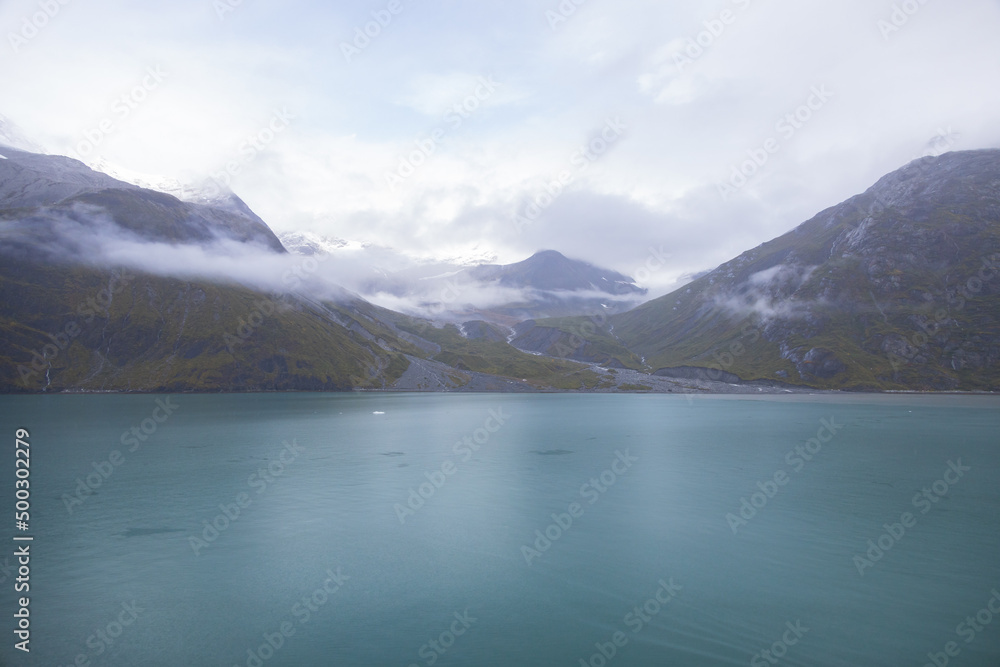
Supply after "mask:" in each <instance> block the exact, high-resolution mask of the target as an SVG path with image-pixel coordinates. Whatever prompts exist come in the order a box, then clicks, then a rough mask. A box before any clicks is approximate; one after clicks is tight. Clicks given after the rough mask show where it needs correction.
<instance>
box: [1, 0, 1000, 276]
mask: <svg viewBox="0 0 1000 667" xmlns="http://www.w3.org/2000/svg"><path fill="white" fill-rule="evenodd" d="M65 1H66V2H67V4H60V3H59V0H41V1H40V0H3V1H2V4H0V29H2V34H3V43H2V44H0V90H2V91H3V93H2V95H0V113H2V114H5V115H7V116H8V117H9V118H11V119H12V120H13V121H14V122H15V123H16V124H17V125H19V126H20V127H21V129H22V130H23V132H24V133H25V134H26V135H27V136H29V137H31V138H33V139H35V140H36V141H37V142H39V143H40V144H42V145H43V146H45V147H46V148H47V149H48V150H49V151H50V152H54V153H60V154H73V152H74V151H75V153H76V154H77V155H80V156H82V157H84V158H85V160H88V161H89V160H94V159H96V158H98V157H102V158H104V159H106V160H108V161H110V162H112V163H114V164H117V165H121V166H123V167H126V168H128V169H131V170H135V171H138V172H144V173H151V174H164V175H169V176H175V177H180V178H187V179H191V178H195V177H197V176H199V175H205V174H210V173H215V174H216V175H217V177H218V178H220V180H227V179H229V178H230V176H229V174H227V173H225V170H226V168H227V164H228V165H229V166H230V167H232V168H233V169H231V170H232V171H234V172H235V171H238V173H236V175H234V176H232V177H231V183H232V188H233V190H234V191H235V192H236V193H237V194H238V195H239V196H240V197H242V198H243V199H244V200H245V201H246V202H247V203H248V204H249V205H250V206H251V207H252V208H253V209H254V210H255V211H256V212H257V213H258V214H259V215H261V217H263V218H264V219H265V220H266V221H267V222H268V223H269V224H270V225H271V227H272V228H273V229H274V230H275V231H277V232H282V231H291V230H312V231H317V232H321V233H323V234H328V235H331V236H338V237H341V238H347V239H357V240H370V241H373V242H377V243H380V244H384V245H390V246H394V247H397V248H401V249H405V250H407V251H410V252H414V253H418V254H424V255H429V256H449V255H455V254H461V253H468V252H471V251H472V250H473V249H476V250H478V251H492V252H495V253H497V255H498V257H499V259H500V260H501V261H504V262H508V261H517V260H520V259H523V258H524V257H526V256H527V255H529V254H531V253H532V252H534V251H535V250H538V249H542V248H552V249H556V250H560V251H562V252H563V253H565V254H567V255H569V256H572V257H578V258H581V259H585V260H588V261H591V262H594V263H597V264H600V265H603V266H607V267H610V268H614V269H617V270H620V271H622V272H625V273H628V274H631V275H635V274H636V273H637V269H638V268H639V267H641V266H643V265H644V264H645V263H646V262H647V260H648V259H649V258H650V257H651V256H652V255H653V254H654V253H653V252H652V251H651V250H650V248H653V249H654V250H655V251H656V253H657V254H659V253H664V252H665V253H669V254H671V257H670V260H669V262H668V263H667V264H666V265H665V266H664V267H663V268H662V269H659V270H657V271H655V272H653V273H652V274H651V275H650V276H649V278H648V279H646V280H645V282H646V284H648V285H650V286H651V287H653V289H654V291H655V290H657V288H663V287H665V286H666V285H668V284H670V283H671V282H672V281H674V280H676V279H677V277H678V276H680V275H683V274H685V273H689V272H694V271H700V270H703V269H707V268H712V267H714V266H715V265H717V264H719V263H720V262H723V261H725V260H727V259H730V258H731V257H733V256H735V255H737V254H739V253H740V252H743V251H744V250H747V249H749V248H751V247H754V246H756V245H758V244H760V243H762V242H764V241H766V240H768V239H770V238H773V237H775V236H777V235H779V234H781V233H783V232H785V231H788V230H789V229H791V228H793V227H794V226H795V225H797V224H799V223H800V222H803V221H804V220H806V219H808V218H809V217H811V216H812V215H813V214H815V213H817V212H818V211H820V210H822V209H824V208H826V207H828V206H832V205H834V204H836V203H838V202H840V201H842V200H843V199H846V198H847V197H849V196H851V195H853V194H856V193H858V192H860V191H863V190H864V189H866V188H867V187H869V186H870V185H871V184H872V183H873V182H874V181H875V180H877V179H878V178H879V177H880V176H882V175H883V174H885V173H887V172H889V171H892V170H893V169H896V168H897V167H899V166H902V165H903V164H904V163H906V162H907V161H909V160H910V159H912V158H914V157H918V156H920V155H923V154H927V153H939V152H941V151H942V150H944V149H946V148H947V149H954V150H958V149H971V148H985V147H1000V123H998V122H997V121H998V118H1000V113H998V111H1000V86H998V85H997V81H998V72H1000V39H998V38H997V36H998V35H1000V2H998V1H997V0H951V1H949V2H945V1H944V0H925V2H924V3H923V4H921V3H920V2H918V1H917V0H907V1H906V2H902V3H898V4H897V3H896V2H894V1H893V0H841V1H839V2H836V3H834V2H819V1H817V0H768V1H767V2H765V1H764V0H712V1H706V2H700V1H692V0H687V1H685V2H665V1H663V0H660V1H657V2H652V1H646V0H615V1H614V2H611V1H610V0H585V1H584V2H582V4H580V5H579V6H577V5H576V4H575V2H574V0H565V1H564V2H562V4H560V2H559V1H558V0H552V1H527V0H504V1H503V2H497V1H493V0H478V1H475V2H472V1H467V2H448V1H437V2H434V1H431V0H419V1H416V0H398V2H396V1H393V2H390V1H389V0H372V1H366V2H360V1H356V2H337V3H328V2H308V1H305V0H301V1H295V0H292V1H288V0H284V1H281V2H278V1H277V0H242V2H239V0H215V1H214V2H213V0H175V1H174V2H172V3H156V6H157V9H155V10H153V9H152V8H151V5H152V4H153V3H145V2H143V3H137V2H126V1H125V0H118V1H115V0H65ZM47 2H50V3H51V6H49V8H48V11H49V13H50V14H54V15H53V16H52V17H51V18H49V17H47V16H45V15H44V14H41V12H43V11H44V9H43V7H44V6H45V5H46V3H47ZM576 2H580V0H576ZM903 5H905V7H903ZM560 7H562V8H563V9H562V11H561V10H560ZM391 10H396V13H392V11H391ZM570 10H572V11H570ZM905 10H909V12H910V13H907V12H906V11H905ZM377 19H381V21H382V23H384V24H385V25H384V26H382V25H379V24H377V23H374V22H373V21H376V20H377ZM33 24H34V25H33ZM36 25H41V26H42V27H41V28H39V29H36V27H35V26H36ZM366 28H367V30H368V32H369V34H374V35H375V36H374V37H369V36H365V37H364V38H362V37H359V36H358V34H359V32H360V33H361V34H363V33H364V31H365V29H366ZM36 33H37V34H36ZM366 40H367V41H366ZM699 42H700V45H699V44H698V43H699ZM345 45H350V46H349V48H348V47H347V46H345ZM123 97H124V98H125V99H123ZM455 105H460V106H461V105H464V107H462V112H461V113H458V112H456V111H455ZM803 105H807V106H805V107H803ZM808 105H811V107H812V108H809V106H808ZM800 107H801V108H800ZM796 113H798V118H797V119H794V118H793V120H794V122H788V121H785V122H784V123H782V124H779V121H781V120H782V119H783V118H784V117H785V116H786V115H787V114H793V115H794V114H796ZM102 125H103V129H102ZM274 130H277V131H274ZM435 130H439V131H438V132H437V133H436V134H435ZM254 135H256V136H257V137H258V139H257V141H256V146H254V145H252V144H249V143H247V138H248V137H250V136H254ZM939 135H942V136H939ZM93 144H98V145H96V146H94V145H93ZM420 146H422V148H420ZM587 146H589V147H590V152H589V153H584V152H582V150H583V149H585V147H587ZM431 149H433V150H431ZM427 153H430V154H429V155H427ZM753 157H756V159H757V161H758V162H762V163H763V164H762V165H761V166H759V167H758V166H757V165H756V164H752V163H748V164H746V165H744V162H745V161H747V160H750V159H752V158H753ZM404 159H405V160H406V161H407V162H408V164H407V165H402V161H403V160H404ZM415 163H418V164H415ZM741 165H742V166H743V168H744V171H746V172H748V173H749V172H754V173H752V175H751V176H750V177H749V178H747V179H746V182H745V184H742V186H741V187H735V185H740V183H741V180H740V179H739V178H736V179H735V182H734V181H732V180H731V177H732V176H733V170H734V168H739V167H740V166H741ZM410 166H413V167H414V168H413V169H412V174H411V173H410V168H409V167H410ZM387 175H392V176H391V177H389V176H387ZM560 177H562V181H563V182H562V183H559V179H560ZM721 184H728V185H731V186H734V187H733V188H732V190H727V191H726V192H724V193H723V192H721V191H720V185H721ZM547 189H549V190H551V191H552V192H553V193H554V195H553V196H551V197H550V196H547V195H546V190H547ZM532 201H535V202H537V203H538V204H540V205H539V206H537V208H536V209H534V210H532V209H530V208H528V207H529V205H530V204H531V203H532ZM517 215H520V216H522V218H521V219H520V222H517V218H516V217H515V216H517ZM642 275H643V276H645V274H642Z"/></svg>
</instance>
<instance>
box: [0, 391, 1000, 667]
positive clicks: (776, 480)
mask: <svg viewBox="0 0 1000 667" xmlns="http://www.w3.org/2000/svg"><path fill="white" fill-rule="evenodd" d="M164 399H165V397H155V396H144V395H135V396H46V397H3V398H2V399H0V424H2V426H3V429H4V432H5V433H7V437H8V439H9V440H10V441H11V447H10V448H9V449H8V455H7V456H8V458H9V459H10V460H9V461H8V462H7V463H6V464H4V466H3V471H4V472H3V481H2V486H0V516H4V517H10V519H11V520H10V525H9V528H8V529H7V530H6V531H5V533H4V534H6V535H7V536H8V537H6V538H4V539H7V540H8V544H9V545H13V544H14V543H13V542H10V541H9V540H10V538H11V537H12V536H13V535H14V534H17V531H15V530H14V526H13V517H12V513H13V511H14V507H13V504H14V474H13V470H14V464H13V451H12V450H13V440H14V431H15V429H16V428H26V429H28V430H29V431H30V433H31V436H30V443H31V456H32V459H31V478H30V481H31V491H32V497H31V502H32V508H31V525H30V530H29V531H28V532H27V533H25V534H29V535H32V536H33V537H34V541H33V542H32V543H31V553H32V558H31V573H30V578H31V579H30V585H31V591H30V595H31V604H30V612H31V630H32V635H31V644H30V646H31V649H32V650H31V653H30V654H24V653H21V652H19V651H16V650H15V649H14V648H13V644H14V641H15V639H13V634H12V630H13V628H14V624H13V619H12V614H13V612H14V611H15V610H16V607H15V605H16V600H15V593H14V590H13V576H16V575H11V573H10V572H9V571H0V578H2V579H5V581H3V582H0V611H2V616H3V618H4V619H5V620H4V621H3V624H2V625H3V628H2V629H3V636H4V637H5V639H4V641H3V647H2V652H0V655H2V656H4V658H5V659H6V661H7V663H8V664H16V665H70V664H81V665H83V664H90V665H171V666H176V665H191V666H198V665H223V666H227V667H228V666H231V665H242V666H250V667H253V666H254V665H258V666H259V665H268V666H271V665H296V666H310V665H399V666H402V667H407V666H408V665H431V664H434V665H540V666H543V665H567V666H574V667H578V666H579V665H581V664H583V665H593V666H594V667H600V666H601V665H605V664H607V665H623V666H624V665H691V666H702V665H707V666H711V665H751V666H754V665H770V664H782V665H809V666H822V665H831V666H832V665H844V666H847V665H850V666H852V667H853V666H857V665H885V666H891V667H898V666H899V665H914V666H916V667H919V666H920V665H924V664H935V663H934V662H932V658H933V659H934V660H936V661H937V662H938V664H944V662H943V661H944V660H947V661H948V664H953V665H962V666H965V667H973V666H982V667H996V665H998V664H1000V613H994V612H993V611H990V609H989V608H990V605H992V608H993V609H994V610H996V611H997V612H1000V593H998V594H996V595H995V592H996V591H1000V453H998V448H997V442H998V437H997V434H998V427H1000V409H998V408H1000V403H998V402H997V400H996V399H995V398H990V397H953V396H942V397H925V396H794V397H792V396H788V397H767V398H758V397H753V398H747V397H738V396H730V397H710V398H709V397H699V398H687V397H683V396H626V395H530V396H521V395H458V394H448V395H442V394H421V395H401V394H347V395H337V394H279V395H236V396H231V395H224V396H217V395H211V396H194V395H181V396H172V397H170V399H169V400H170V402H169V403H166V404H165V405H166V409H167V411H170V412H172V414H169V415H168V414H167V412H165V411H164V409H163V408H162V407H160V406H158V405H157V402H156V401H157V400H159V401H161V402H163V401H164ZM173 406H176V407H173ZM158 418H160V419H162V421H161V422H157V421H156V419H158ZM133 428H135V429H136V435H132V434H131V433H129V431H130V430H131V429H133ZM144 428H145V432H144V431H143V429H144ZM123 434H125V436H124V439H123ZM140 437H141V438H144V440H140ZM810 439H813V440H812V442H810ZM796 447H799V448H800V450H799V451H796ZM810 450H811V451H810ZM116 451H117V452H118V453H117V454H115V452H116ZM88 475H89V476H90V479H89V480H88ZM81 484H82V486H81ZM94 489H96V491H94ZM923 489H926V494H923V495H921V494H922V490H923ZM92 491H93V492H92ZM939 492H940V493H939ZM421 494H423V495H421ZM755 494H756V495H755ZM744 499H745V500H746V502H745V503H744V502H743V501H744ZM924 510H926V511H924ZM741 512H742V514H741ZM227 514H228V516H227ZM212 522H214V523H215V526H214V527H208V526H211V523H212ZM897 524H898V525H897ZM536 531H537V532H536ZM869 540H871V543H869ZM880 543H881V544H880ZM4 552H6V553H9V554H12V553H13V546H10V547H9V548H8V549H5V550H4ZM869 552H870V553H869ZM3 558H4V557H3V556H0V566H2V565H3V563H4V560H3ZM7 558H8V559H10V560H13V556H12V555H9V556H7ZM977 614H978V615H979V616H978V620H977V618H976V617H977ZM967 617H971V619H969V620H970V621H971V624H970V623H969V621H966V620H965V619H966V618H967ZM987 617H988V618H987ZM987 621H988V622H987ZM976 628H978V629H976ZM269 640H270V643H269ZM949 642H953V644H951V645H949ZM949 650H950V651H951V652H952V655H951V656H949V655H948V654H947V651H949ZM762 651H768V653H767V654H766V655H765V654H764V653H762ZM928 654H930V656H929V655H928ZM78 656H82V657H78ZM74 661H78V662H74Z"/></svg>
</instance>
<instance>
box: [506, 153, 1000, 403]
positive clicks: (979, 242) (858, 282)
mask: <svg viewBox="0 0 1000 667" xmlns="http://www.w3.org/2000/svg"><path fill="white" fill-rule="evenodd" d="M998 269H1000V150H980V151H963V152H955V153H947V154H944V155H941V156H938V157H925V158H921V159H919V160H915V161H913V162H911V163H910V164H908V165H906V166H905V167H903V168H902V169H900V170H898V171H895V172H893V173H891V174H889V175H887V176H885V177H883V178H882V179H880V180H879V181H878V182H877V183H876V184H875V185H873V186H872V187H871V188H870V189H868V190H867V191H866V192H864V193H862V194H860V195H857V196H855V197H852V198H850V199H848V200H847V201H845V202H843V203H841V204H838V205H837V206H834V207H832V208H829V209H827V210H825V211H822V212H821V213H819V214H818V215H816V216H815V217H814V218H812V219H811V220H808V221H806V222H804V223H803V224H801V225H800V226H798V227H797V228H796V229H794V230H792V231H791V232H789V233H787V234H785V235H783V236H781V237H779V238H777V239H774V240H772V241H770V242H768V243H765V244H763V245H761V246H759V247H757V248H754V249H753V250H750V251H748V252H745V253H743V254H742V255H740V256H739V257H737V258H735V259H733V260H731V261H729V262H727V263H725V264H723V265H722V266H720V267H718V268H717V269H715V270H714V271H711V272H709V273H708V274H706V275H704V276H702V277H700V278H698V279H697V280H695V281H693V282H692V283H690V284H688V285H686V286H685V287H683V288H681V289H679V290H677V291H675V292H673V293H671V294H668V295H666V296H664V297H661V298H659V299H655V300H653V301H650V302H648V303H645V304H642V305H641V306H639V307H637V308H635V309H633V310H631V311H629V312H627V313H623V314H617V315H612V316H610V317H607V318H591V319H581V318H568V319H555V320H542V321H535V322H529V323H525V324H524V325H522V326H521V327H520V328H519V329H518V333H519V336H518V337H517V338H515V339H514V340H513V343H514V345H516V346H518V347H519V348H522V349H526V350H530V351H534V352H539V353H545V354H551V355H554V356H560V357H566V358H574V359H585V360H588V361H597V362H600V363H603V364H605V365H610V366H623V367H628V368H644V369H647V370H649V371H652V372H654V373H656V374H658V375H662V376H674V377H703V378H704V377H707V378H712V379H721V380H724V381H727V382H733V383H739V382H747V381H757V382H770V383H789V384H796V385H804V386H809V387H816V388H836V389H857V390H878V389H926V390H945V389H960V390H986V389H991V390H996V389H1000V367H998V363H1000V275H998V272H997V271H998Z"/></svg>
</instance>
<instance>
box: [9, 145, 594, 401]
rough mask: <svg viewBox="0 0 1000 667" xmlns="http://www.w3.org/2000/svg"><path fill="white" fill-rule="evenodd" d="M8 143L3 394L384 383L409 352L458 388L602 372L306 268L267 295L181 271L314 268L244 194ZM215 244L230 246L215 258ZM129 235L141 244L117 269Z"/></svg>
mask: <svg viewBox="0 0 1000 667" xmlns="http://www.w3.org/2000/svg"><path fill="white" fill-rule="evenodd" d="M0 154H2V155H3V159H0V391H3V392H41V391H46V392H47V391H169V392H179V391H255V390H292V389H294V390H347V389H358V388H364V389H385V388H390V387H392V386H394V385H395V383H397V382H399V381H400V380H401V379H402V377H403V375H404V373H406V371H407V370H408V369H409V367H410V366H411V364H412V363H413V362H414V360H426V361H427V362H428V364H430V365H431V366H433V367H434V368H438V369H441V368H445V369H450V370H448V371H447V372H446V378H447V383H448V386H449V387H452V388H463V387H467V386H471V383H473V382H474V381H475V383H477V384H476V386H479V387H483V388H490V387H503V386H505V381H500V380H491V379H489V378H490V377H495V376H503V377H514V376H516V377H517V378H518V382H519V383H520V385H519V386H522V387H523V388H527V389H531V390H537V389H539V388H547V387H559V388H569V389H575V388H579V387H580V386H584V385H585V384H587V383H590V385H591V386H592V385H594V384H596V375H595V374H594V373H593V372H591V371H588V370H587V369H586V368H585V367H584V366H581V365H580V364H576V363H573V362H566V361H561V360H552V359H542V358H539V357H537V356H533V355H530V354H526V353H524V352H520V351H518V350H515V349H514V348H512V347H510V346H509V345H508V344H507V343H506V341H505V340H498V336H497V333H496V331H495V330H493V329H490V328H489V327H488V326H487V325H485V324H482V326H481V327H479V328H477V326H476V323H470V334H469V335H463V334H462V332H461V331H460V330H459V329H458V328H457V327H455V326H450V327H444V328H442V327H440V326H435V325H433V324H432V323H431V322H429V321H427V320H420V319H416V318H412V317H407V316H405V315H401V314H398V313H393V312H391V311H387V310H385V309H382V308H378V307H377V306H374V305H372V304H370V303H367V302H366V301H364V300H363V299H360V298H358V297H357V296H355V295H352V294H350V293H348V292H345V291H344V290H340V289H324V290H323V291H321V292H319V293H318V294H317V293H312V292H310V291H308V290H307V289H305V288H304V284H303V283H301V281H299V280H298V279H293V280H292V281H290V282H289V283H288V284H287V285H284V284H283V286H282V287H281V288H277V289H275V290H272V291H264V290H262V289H260V288H251V287H247V286H246V285H245V284H241V283H240V282H238V281H236V280H234V279H225V277H224V275H223V274H218V275H219V276H223V277H218V276H217V277H216V279H207V278H200V277H195V278H185V277H178V276H177V275H173V274H172V273H171V268H170V261H174V260H176V259H177V258H178V257H180V258H182V259H183V258H184V257H187V256H188V255H190V256H191V257H194V258H195V260H194V261H193V262H191V261H188V262H187V264H188V266H186V267H185V271H184V273H185V274H186V275H190V274H194V275H198V271H199V269H201V268H205V267H202V266H199V265H200V264H212V263H216V262H227V261H232V257H230V256H227V255H226V254H225V253H234V252H237V253H242V254H237V256H236V258H237V261H242V262H251V263H254V264H258V265H260V266H261V267H263V266H264V265H267V264H274V263H275V262H276V261H279V262H285V264H281V263H279V264H277V266H279V267H283V268H287V269H288V271H286V273H285V278H288V277H289V276H290V275H291V276H293V277H295V276H298V275H300V274H301V275H306V274H308V270H307V269H308V265H307V264H306V263H305V262H302V263H292V260H293V258H292V257H291V256H290V255H288V253H287V252H286V251H285V249H284V247H282V245H281V243H280V242H279V241H278V239H277V238H276V237H275V236H274V234H273V233H272V232H271V230H270V229H269V228H268V226H267V225H266V224H265V223H264V222H263V221H262V220H261V219H260V218H259V217H257V216H256V215H255V214H253V212H252V211H250V209H249V208H247V207H246V205H245V204H243V203H242V201H239V200H238V198H236V197H235V195H233V196H231V197H228V198H226V199H225V200H224V201H222V204H221V205H219V204H218V203H217V202H216V201H210V202H207V203H204V204H199V203H192V202H186V201H181V200H179V199H177V198H176V197H174V196H172V195H169V194H166V193H162V192H157V191H153V190H148V189H145V188H142V187H139V186H136V185H133V184H129V183H126V182H122V181H119V180H116V179H114V178H112V177H110V176H108V175H106V174H103V173H100V172H96V171H93V170H91V169H89V168H88V167H87V166H85V165H83V164H82V163H80V162H78V161H76V160H72V159H69V158H64V157H58V156H47V155H39V154H33V153H28V152H25V151H20V150H17V149H14V148H13V147H4V148H3V149H2V153H0ZM220 241H224V242H225V243H224V244H223V246H222V251H219V252H222V253H223V254H217V255H212V254H210V252H209V251H211V250H212V248H215V247H216V246H218V245H219V242H220ZM121 242H127V243H128V244H129V246H128V247H129V248H130V249H131V250H132V254H131V255H128V257H127V259H128V262H125V263H123V264H122V265H120V266H119V265H117V264H115V263H114V262H113V261H112V258H114V257H116V256H118V255H115V254H114V252H111V250H114V249H115V248H117V247H118V246H117V245H115V244H118V243H121ZM109 248H110V249H111V250H109ZM137 249H138V255H137V254H136V250H137ZM98 251H99V252H103V253H105V255H107V256H105V255H100V256H97V255H95V254H94V253H95V252H98ZM109 253H110V254H109ZM169 253H173V255H172V259H170V258H168V259H166V260H165V259H164V258H162V257H160V255H161V254H169ZM185 253H188V255H185ZM240 258H242V259H240ZM153 266H155V267H156V268H155V270H153V268H151V267H153ZM147 267H149V268H148V270H147ZM304 267H305V268H304ZM250 268H251V272H252V270H253V269H254V268H255V267H254V266H252V267H250ZM261 272H262V273H263V269H261ZM282 282H283V283H285V282H286V281H282ZM300 288H301V289H300ZM480 324H481V323H480ZM449 364H450V365H449ZM440 374H441V373H440V372H438V375H440ZM413 375H414V374H413V373H410V379H411V380H412V377H413ZM415 384H420V382H419V381H415ZM406 388H411V387H409V386H408V385H407V387H406ZM412 388H430V387H419V386H415V387H412Z"/></svg>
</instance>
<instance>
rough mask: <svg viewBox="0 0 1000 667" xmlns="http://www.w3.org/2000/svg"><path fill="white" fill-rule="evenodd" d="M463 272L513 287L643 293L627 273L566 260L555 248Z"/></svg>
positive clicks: (625, 293) (618, 293)
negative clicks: (623, 273) (517, 260)
mask: <svg viewBox="0 0 1000 667" xmlns="http://www.w3.org/2000/svg"><path fill="white" fill-rule="evenodd" d="M465 274H466V275H468V276H469V277H470V278H471V279H473V280H476V281H479V282H483V283H493V284H495V285H498V286H500V287H512V288H516V289H535V290H545V291H566V292H601V293H603V294H607V295H610V296H618V297H620V296H626V295H634V296H641V295H643V294H645V293H646V290H645V289H642V288H641V287H638V286H636V284H635V281H634V280H633V279H632V278H629V277H628V276H625V275H622V274H620V273H617V272H616V271H610V270H608V269H600V268H598V267H596V266H594V265H593V264H588V263H587V262H581V261H578V260H572V259H567V258H566V257H565V256H564V255H562V254H561V253H559V252H556V251H555V250H543V251H541V252H538V253H535V254H534V255H532V256H531V257H529V258H528V259H526V260H524V261H521V262H517V263H516V264H507V265H504V266H498V265H495V264H488V265H483V266H476V267H473V268H471V269H467V270H466V271H465Z"/></svg>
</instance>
